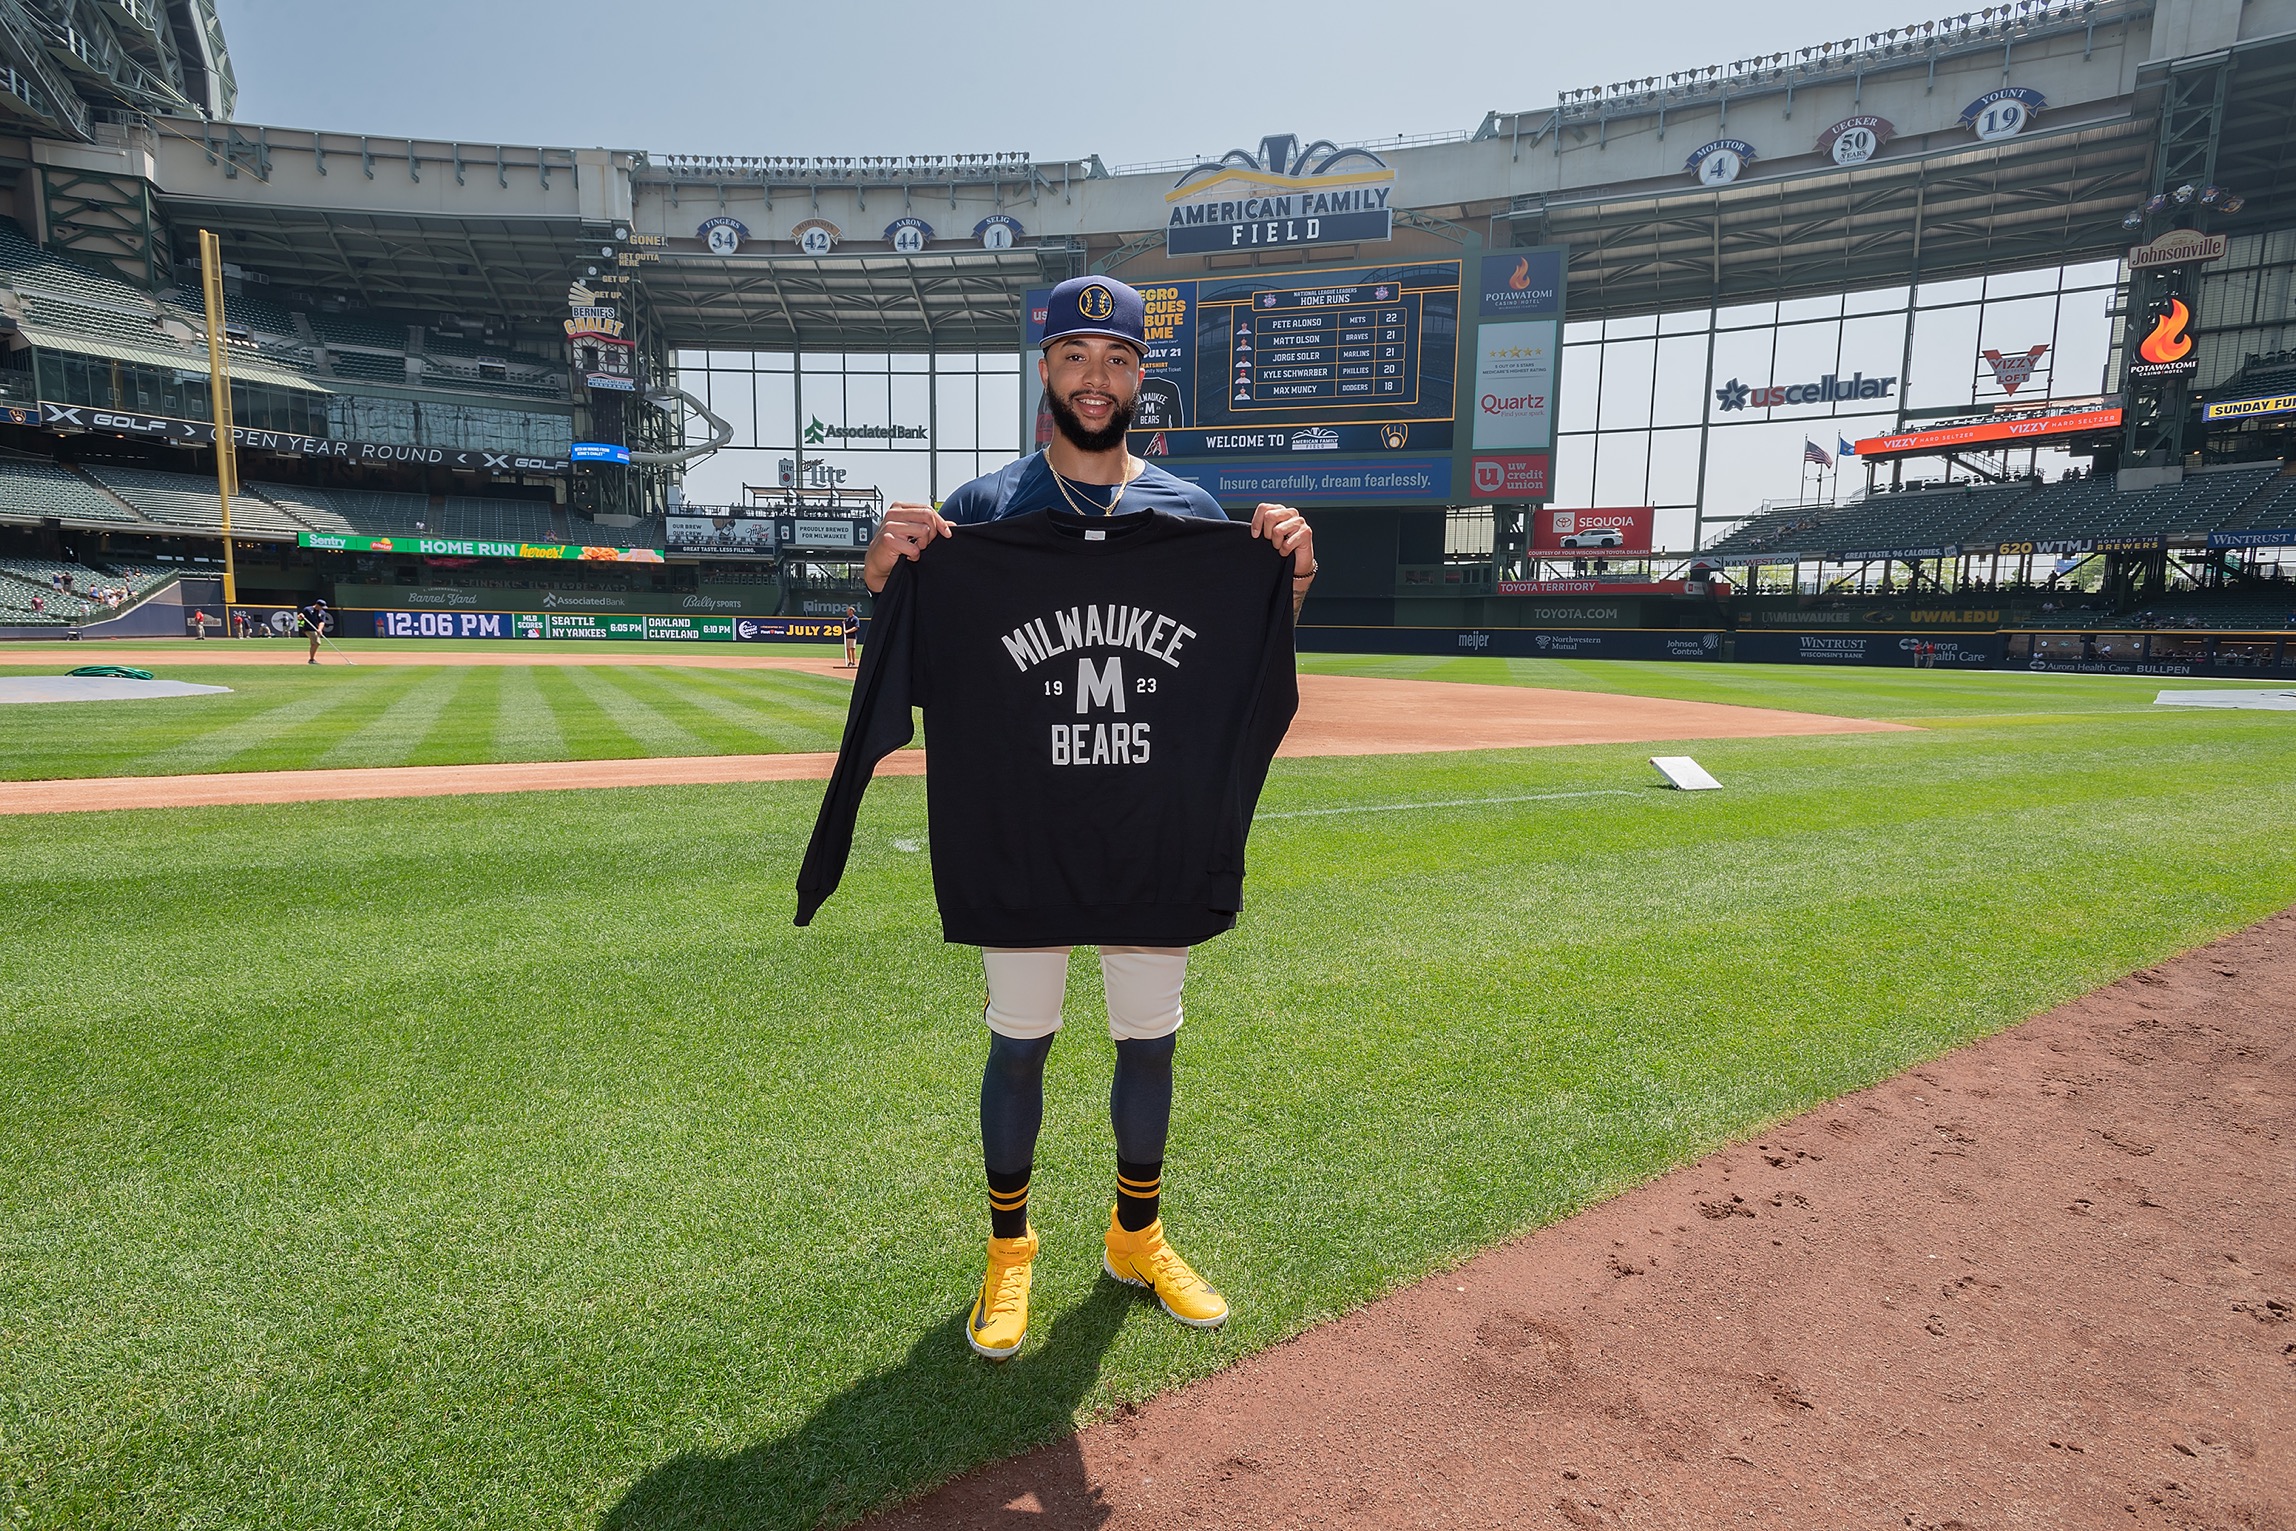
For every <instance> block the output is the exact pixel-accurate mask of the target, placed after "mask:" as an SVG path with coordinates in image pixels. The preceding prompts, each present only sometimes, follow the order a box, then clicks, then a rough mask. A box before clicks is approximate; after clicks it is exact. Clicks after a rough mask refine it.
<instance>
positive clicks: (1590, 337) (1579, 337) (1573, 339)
mask: <svg viewBox="0 0 2296 1531" xmlns="http://www.w3.org/2000/svg"><path fill="white" fill-rule="evenodd" d="M1600 339H1602V321H1601V320H1600V319H1587V320H1581V321H1579V322H1576V323H1571V324H1565V325H1564V326H1563V344H1564V345H1566V346H1573V345H1585V344H1587V343H1589V342H1591V341H1596V340H1600Z"/></svg>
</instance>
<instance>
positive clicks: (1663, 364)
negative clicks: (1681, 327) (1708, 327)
mask: <svg viewBox="0 0 2296 1531" xmlns="http://www.w3.org/2000/svg"><path fill="white" fill-rule="evenodd" d="M1705 408H1706V335H1705V333H1704V332H1703V331H1701V332H1700V333H1698V334H1696V335H1669V336H1667V337H1665V338H1664V339H1662V340H1660V341H1659V342H1658V392H1657V395H1656V398H1655V400H1654V402H1653V403H1652V405H1651V423H1652V424H1654V425H1689V424H1691V423H1692V422H1694V421H1696V420H1697V419H1698V418H1699V416H1700V414H1701V413H1702V412H1703V411H1704V410H1705Z"/></svg>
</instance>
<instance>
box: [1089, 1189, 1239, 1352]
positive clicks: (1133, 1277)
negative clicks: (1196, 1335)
mask: <svg viewBox="0 0 2296 1531" xmlns="http://www.w3.org/2000/svg"><path fill="white" fill-rule="evenodd" d="M1106 1244H1107V1249H1106V1252H1105V1253H1103V1254H1102V1255H1101V1257H1100V1268H1101V1269H1102V1270H1104V1271H1106V1272H1108V1274H1109V1275H1111V1276H1114V1277H1115V1278H1116V1279H1117V1280H1119V1281H1121V1282H1123V1283H1124V1284H1125V1285H1126V1286H1144V1287H1147V1288H1149V1289H1151V1290H1152V1291H1154V1292H1155V1294H1156V1300H1157V1301H1158V1302H1160V1303H1162V1304H1163V1305H1164V1311H1165V1312H1167V1313H1169V1314H1171V1315H1172V1316H1173V1317H1174V1318H1176V1319H1178V1320H1179V1321H1180V1322H1181V1323H1183V1324H1187V1325H1189V1326H1190V1327H1192V1328H1196V1329H1217V1328H1219V1327H1220V1326H1221V1325H1222V1324H1224V1323H1226V1322H1227V1321H1228V1299H1226V1298H1225V1297H1222V1296H1221V1295H1220V1294H1219V1293H1218V1292H1215V1291H1213V1290H1212V1283H1210V1282H1209V1281H1206V1280H1205V1279H1204V1278H1203V1277H1201V1276H1199V1275H1197V1274H1196V1273H1195V1272H1194V1271H1192V1270H1190V1269H1189V1268H1188V1262H1187V1261H1185V1260H1183V1259H1181V1258H1180V1256H1179V1254H1178V1253H1177V1252H1176V1251H1175V1250H1174V1249H1173V1248H1172V1246H1171V1245H1169V1244H1167V1243H1165V1242H1164V1220H1163V1219H1162V1218H1158V1219H1156V1221H1154V1222H1152V1223H1150V1224H1149V1225H1148V1226H1147V1227H1145V1228H1143V1229H1141V1230H1140V1231H1139V1232H1137V1233H1134V1232H1131V1231H1129V1230H1127V1229H1126V1228H1125V1227H1124V1226H1123V1225H1122V1224H1121V1223H1119V1222H1117V1220H1116V1210H1115V1208H1113V1207H1111V1208H1110V1209H1109V1212H1108V1235H1107V1239H1106Z"/></svg>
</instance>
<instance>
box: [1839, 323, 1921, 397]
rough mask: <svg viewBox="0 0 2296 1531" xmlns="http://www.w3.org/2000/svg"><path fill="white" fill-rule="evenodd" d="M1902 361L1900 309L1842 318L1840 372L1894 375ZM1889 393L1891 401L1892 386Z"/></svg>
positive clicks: (1895, 395) (1893, 394) (1902, 337)
mask: <svg viewBox="0 0 2296 1531" xmlns="http://www.w3.org/2000/svg"><path fill="white" fill-rule="evenodd" d="M1904 365H1905V314H1904V312H1903V311H1902V310H1900V311H1898V312H1896V313H1888V314H1863V315H1860V316H1858V317H1857V318H1854V319H1844V320H1843V321H1842V353H1841V367H1840V372H1841V375H1842V376H1844V377H1851V376H1854V375H1856V374H1857V373H1860V372H1863V373H1864V374H1865V375H1866V376H1867V377H1896V376H1897V374H1898V369H1899V368H1901V367H1903V366H1904ZM1889 397H1890V400H1891V402H1892V403H1895V402H1896V399H1897V392H1896V390H1892V391H1891V393H1890V395H1889ZM1845 407H1854V406H1845Z"/></svg>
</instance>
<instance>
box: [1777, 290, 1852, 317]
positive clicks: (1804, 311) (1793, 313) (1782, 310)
mask: <svg viewBox="0 0 2296 1531" xmlns="http://www.w3.org/2000/svg"><path fill="white" fill-rule="evenodd" d="M1841 311H1842V300H1841V295H1840V294H1839V293H1829V294H1828V295H1827V296H1825V297H1822V298H1788V299H1787V300H1786V301H1785V302H1783V303H1780V304H1779V305H1778V322H1779V323H1780V324H1795V323H1799V322H1800V321H1802V320H1805V319H1835V318H1839V317H1840V316H1841Z"/></svg>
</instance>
